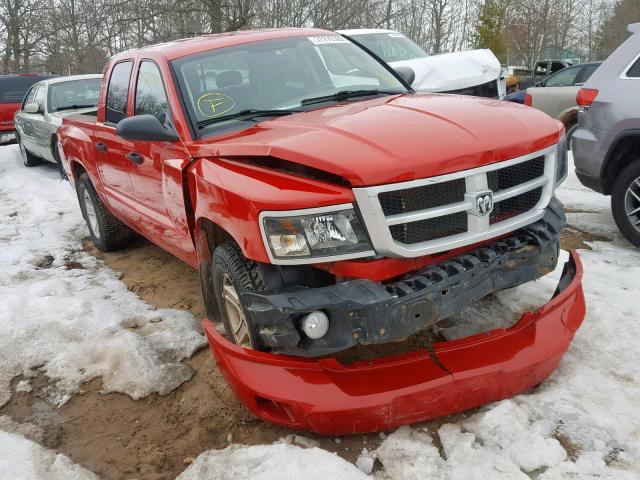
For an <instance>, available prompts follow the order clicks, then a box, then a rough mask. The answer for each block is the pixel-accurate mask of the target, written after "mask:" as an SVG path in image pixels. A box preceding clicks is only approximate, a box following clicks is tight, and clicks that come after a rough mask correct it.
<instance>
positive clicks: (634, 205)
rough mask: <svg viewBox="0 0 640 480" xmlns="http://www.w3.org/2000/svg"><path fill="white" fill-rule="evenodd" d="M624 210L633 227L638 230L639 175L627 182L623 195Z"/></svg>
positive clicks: (639, 223) (639, 213)
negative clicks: (627, 185)
mask: <svg viewBox="0 0 640 480" xmlns="http://www.w3.org/2000/svg"><path fill="white" fill-rule="evenodd" d="M624 210H625V212H626V214H627V219H628V220H629V223H630V224H631V226H632V227H633V228H635V229H636V230H637V231H638V232H640V177H638V178H636V179H635V180H634V181H633V182H631V183H630V184H629V187H628V188H627V192H626V193H625V196H624Z"/></svg>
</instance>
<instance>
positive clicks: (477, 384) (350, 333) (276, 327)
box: [203, 208, 585, 435]
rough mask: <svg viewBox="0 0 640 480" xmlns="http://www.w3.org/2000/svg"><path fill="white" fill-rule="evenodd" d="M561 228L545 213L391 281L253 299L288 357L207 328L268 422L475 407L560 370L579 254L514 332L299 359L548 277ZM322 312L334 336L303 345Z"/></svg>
mask: <svg viewBox="0 0 640 480" xmlns="http://www.w3.org/2000/svg"><path fill="white" fill-rule="evenodd" d="M564 223H565V218H564V214H562V210H561V208H560V209H554V208H548V209H547V212H546V214H545V216H544V217H543V219H541V220H540V221H539V222H536V223H535V224H533V225H530V226H529V227H527V228H525V229H522V230H520V231H518V232H515V233H514V234H513V235H510V236H508V237H506V238H502V239H500V240H498V241H495V242H493V243H491V244H488V245H485V246H482V247H479V248H476V249H474V250H471V251H469V252H467V253H466V254H464V255H461V256H458V257H454V258H451V259H448V260H447V261H445V262H442V263H440V264H438V265H434V266H429V267H428V268H426V269H425V270H422V271H419V272H416V273H414V274H412V275H410V276H408V277H406V278H404V279H402V280H398V281H396V282H393V283H390V284H386V285H383V284H380V283H376V282H372V281H368V280H352V281H349V282H343V283H341V284H337V285H335V286H330V287H319V288H312V289H299V290H295V291H290V292H279V293H271V294H264V295H261V294H251V297H250V298H247V299H246V300H247V303H246V304H247V305H248V306H249V307H248V310H249V312H250V314H251V315H252V319H253V320H254V321H255V322H256V324H257V325H259V326H260V332H261V337H262V339H263V341H264V342H265V344H267V345H269V346H270V347H271V348H272V352H274V351H276V352H280V354H274V353H266V352H258V351H254V350H249V349H245V348H241V347H239V346H236V345H234V344H232V343H231V342H229V341H228V340H226V339H225V338H224V337H223V336H222V335H221V334H220V333H218V331H217V330H216V329H215V327H214V325H213V324H212V323H211V322H209V321H208V320H204V321H203V326H204V329H205V332H206V335H207V338H208V340H209V344H210V346H211V349H212V351H213V354H214V356H215V358H216V360H217V363H218V366H219V367H220V369H221V371H222V372H223V374H224V376H225V377H226V379H227V381H228V382H229V384H230V385H231V387H232V388H233V390H234V391H235V393H236V395H237V396H238V397H239V398H240V399H241V401H242V402H243V403H244V404H245V405H246V406H247V407H248V408H249V409H250V410H251V411H252V412H253V413H254V414H256V415H257V416H259V417H261V418H263V419H265V420H269V421H272V422H275V423H278V424H281V425H284V426H287V427H292V428H300V429H305V430H312V431H315V432H317V433H320V434H332V435H339V434H347V433H364V432H372V431H380V430H386V429H390V428H393V427H397V426H399V425H403V424H408V423H413V422H417V421H422V420H427V419H430V418H435V417H439V416H443V415H447V414H451V413H454V412H458V411H462V410H466V409H469V408H473V407H476V406H479V405H482V404H484V403H488V402H493V401H497V400H500V399H503V398H507V397H510V396H512V395H515V394H517V393H519V392H522V391H524V390H526V389H528V388H531V387H533V386H535V385H537V384H538V383H540V382H542V381H543V380H544V379H545V378H547V377H548V376H549V375H550V374H551V373H552V372H553V370H554V369H555V368H556V366H557V365H558V363H559V361H560V359H561V358H562V356H563V355H564V353H565V351H566V350H567V348H568V346H569V344H570V342H571V340H572V338H573V335H574V333H575V331H576V330H577V329H578V327H579V326H580V324H581V323H582V320H583V318H584V315H585V303H584V296H583V292H582V284H581V279H582V267H581V264H580V260H579V257H578V255H577V253H575V252H571V254H570V258H569V260H568V261H567V262H566V264H565V265H564V270H563V273H562V276H561V278H560V281H559V283H558V287H557V289H556V291H555V293H554V295H553V298H552V299H551V300H550V301H549V302H548V303H547V304H546V305H544V306H543V307H541V308H539V309H538V310H536V311H533V312H527V313H525V314H524V315H523V316H522V317H521V318H520V320H519V321H518V322H517V323H516V324H515V325H513V326H512V327H510V328H500V329H495V330H491V331H487V332H483V333H480V334H476V335H472V336H469V337H465V338H461V339H457V340H452V341H444V342H436V343H433V344H430V345H427V346H426V348H422V349H420V350H417V351H413V352H411V353H408V354H399V355H391V356H386V357H382V358H375V359H373V360H366V361H364V360H361V361H356V362H355V363H351V364H349V365H346V364H343V363H341V362H340V361H339V360H338V359H337V358H335V357H324V358H316V359H314V358H301V357H303V356H307V357H310V356H317V355H328V354H333V353H335V352H339V351H341V350H344V349H346V348H349V347H350V346H353V345H355V344H357V343H361V344H375V343H386V342H390V341H394V340H400V339H403V338H406V337H408V336H409V335H411V334H413V333H415V332H417V331H420V330H424V329H425V328H428V327H429V326H430V325H433V324H435V323H436V322H438V321H439V320H440V319H442V318H446V317H448V316H450V315H452V314H454V313H457V312H458V311H459V310H460V309H461V308H463V307H464V306H466V305H469V304H471V303H472V302H474V301H476V300H477V299H479V298H482V297H483V296H485V295H486V294H488V293H490V292H493V291H496V290H499V289H504V288H509V287H513V286H516V285H520V284H522V283H525V282H528V281H531V280H533V279H536V278H539V277H541V276H543V275H544V274H546V273H548V272H550V271H551V270H553V269H554V268H555V266H556V264H557V261H558V251H559V247H558V245H559V232H560V230H561V229H562V227H563V226H564ZM324 288H326V289H328V290H324V291H323V290H322V289H324ZM315 309H318V310H321V311H324V312H326V313H327V315H328V316H329V317H330V318H331V328H332V329H335V330H334V333H333V334H332V335H331V336H330V337H327V338H326V339H325V340H324V341H323V340H315V341H311V340H310V339H306V340H305V339H304V337H303V334H302V332H301V331H300V329H299V326H298V324H297V323H296V322H298V321H299V319H300V318H301V316H302V315H303V314H304V313H305V312H309V311H311V310H315ZM351 312H354V313H351ZM283 352H285V353H293V354H295V355H296V356H291V355H285V354H282V353H283Z"/></svg>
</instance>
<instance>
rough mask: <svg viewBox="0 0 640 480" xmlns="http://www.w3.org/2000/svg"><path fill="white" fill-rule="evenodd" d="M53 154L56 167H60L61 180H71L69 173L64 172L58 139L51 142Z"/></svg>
mask: <svg viewBox="0 0 640 480" xmlns="http://www.w3.org/2000/svg"><path fill="white" fill-rule="evenodd" d="M51 154H52V156H53V159H54V160H55V161H56V165H57V166H58V173H59V174H60V178H61V179H62V180H69V177H67V172H65V171H64V166H63V165H62V160H61V158H60V144H59V143H58V140H57V139H53V141H52V142H51Z"/></svg>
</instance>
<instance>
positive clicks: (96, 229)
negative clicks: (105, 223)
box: [82, 189, 100, 238]
mask: <svg viewBox="0 0 640 480" xmlns="http://www.w3.org/2000/svg"><path fill="white" fill-rule="evenodd" d="M82 200H83V202H84V211H85V213H86V214H87V224H88V225H89V228H90V229H91V233H92V234H93V236H94V237H96V238H100V226H99V225H98V215H96V209H95V207H94V206H93V201H92V200H91V195H89V191H88V190H86V189H85V190H84V193H83V195H82Z"/></svg>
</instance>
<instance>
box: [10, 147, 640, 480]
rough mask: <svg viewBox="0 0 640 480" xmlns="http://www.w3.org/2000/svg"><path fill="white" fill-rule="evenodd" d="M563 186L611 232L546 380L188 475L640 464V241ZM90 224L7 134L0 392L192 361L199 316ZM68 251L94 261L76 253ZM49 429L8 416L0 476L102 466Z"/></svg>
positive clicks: (214, 460) (68, 474)
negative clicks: (125, 260) (344, 439)
mask: <svg viewBox="0 0 640 480" xmlns="http://www.w3.org/2000/svg"><path fill="white" fill-rule="evenodd" d="M570 171H571V172H573V169H571V170H570ZM558 196H559V197H560V199H561V200H562V201H563V202H564V203H565V205H566V206H567V207H568V209H569V213H568V218H569V222H570V225H571V226H572V227H573V228H574V229H582V230H584V231H587V232H589V233H592V234H597V235H600V236H602V237H603V238H604V239H606V241H605V240H601V241H592V242H588V244H589V246H590V247H591V249H592V250H581V251H580V255H581V258H582V261H583V264H584V270H585V274H584V281H583V287H584V290H585V294H586V298H587V309H588V313H587V317H586V319H585V322H584V324H583V326H582V327H581V329H580V330H579V331H578V333H577V334H576V337H575V339H574V341H573V343H572V345H571V347H570V349H569V351H568V353H567V355H566V356H565V358H564V359H563V361H562V363H561V364H560V366H559V368H558V370H557V371H556V372H555V373H554V374H553V375H552V376H551V377H550V378H549V379H548V380H547V381H546V382H544V383H543V384H542V385H541V386H539V387H537V388H536V389H533V390H531V391H529V392H526V393H523V394H521V395H518V396H516V397H514V398H511V399H507V400H503V401H501V402H497V403H495V404H492V405H487V406H484V407H482V408H480V409H477V410H475V411H473V412H470V413H467V414H462V415H455V416H452V417H449V418H446V419H444V423H442V424H441V422H439V423H437V424H432V425H430V428H427V427H425V426H424V425H414V426H406V427H402V428H399V429H397V430H396V431H394V432H387V434H386V435H382V434H381V435H379V436H375V440H376V441H378V439H379V440H380V444H379V446H378V448H376V449H371V448H369V449H363V450H362V452H361V453H360V454H359V455H358V457H357V459H356V460H355V462H354V463H355V464H354V463H351V462H348V461H346V460H344V459H341V458H340V457H339V456H337V455H335V454H333V453H330V452H328V451H326V450H323V449H321V448H319V447H318V445H319V443H318V442H317V441H316V440H314V439H312V438H307V437H304V436H300V435H293V434H292V435H289V436H288V437H286V438H284V439H283V440H281V441H279V442H276V443H274V444H272V445H256V446H243V445H236V444H232V445H229V446H228V447H227V448H225V449H223V450H209V451H206V452H204V453H202V454H201V455H200V456H199V457H198V458H197V459H196V460H195V461H194V462H193V463H192V464H191V465H190V466H189V467H188V468H187V469H186V470H185V471H184V472H183V473H182V475H180V477H179V478H180V479H182V480H185V479H187V480H188V479H196V478H198V479H200V478H205V479H206V478H216V479H218V478H219V479H229V480H231V479H244V478H252V479H253V478H255V479H265V480H267V479H268V480H271V479H289V478H291V479H298V478H304V479H305V480H313V479H322V480H325V479H327V478H337V479H347V480H350V479H364V478H375V479H377V480H401V479H402V480H414V479H416V480H417V479H424V478H428V479H433V480H439V479H442V480H457V479H460V480H463V479H464V480H466V479H486V478H491V479H520V478H522V479H528V478H537V479H541V480H553V479H568V478H579V479H590V478H594V479H595V478H598V479H637V478H640V433H639V432H640V370H639V369H638V367H637V365H638V353H637V352H638V347H637V344H638V339H640V321H639V320H640V315H638V313H636V312H637V308H636V303H637V302H636V301H635V300H636V299H635V298H634V293H635V292H637V291H638V283H637V282H638V280H637V279H638V278H640V251H638V250H637V249H634V248H633V247H632V246H631V245H630V244H629V243H628V242H627V241H626V240H624V239H623V238H622V236H621V235H620V233H619V232H618V230H617V228H616V226H615V224H614V222H613V219H612V217H611V213H610V210H609V199H608V198H607V197H604V196H601V195H598V194H596V193H594V192H591V191H590V190H587V189H586V188H584V187H582V186H581V185H580V183H579V182H578V181H577V179H576V178H575V176H574V175H573V173H571V174H570V176H569V178H568V180H567V181H566V182H565V184H564V185H563V186H562V188H561V189H560V191H559V193H558ZM86 235H87V231H86V227H85V226H84V223H83V221H82V218H81V217H80V215H79V209H78V207H77V201H76V199H75V197H74V193H73V191H72V190H71V189H70V188H69V187H68V186H67V185H66V184H65V183H63V182H60V181H59V180H57V179H56V173H55V172H54V171H48V170H47V169H45V168H38V169H35V170H29V169H25V168H24V167H22V166H21V165H20V163H19V160H18V158H17V149H16V148H15V147H4V148H2V149H0V271H2V276H0V405H2V404H3V403H5V402H6V401H7V400H8V399H9V398H10V395H11V392H12V390H11V382H12V381H15V385H14V387H13V388H14V389H15V390H20V391H29V390H30V389H31V388H32V385H31V382H30V379H32V378H33V377H34V376H36V375H39V374H45V375H46V376H48V377H49V378H50V380H51V385H50V387H49V389H48V390H47V391H46V392H44V393H46V395H47V398H48V400H49V401H50V402H52V403H54V404H62V403H64V402H65V401H67V400H68V399H69V398H70V397H71V396H72V395H74V394H75V393H76V392H78V391H79V390H80V388H81V385H82V383H83V382H86V381H88V380H90V379H92V378H96V377H100V378H101V380H102V382H103V388H104V391H105V392H106V391H120V392H124V393H127V394H129V395H131V396H132V397H133V398H141V397H143V396H145V395H148V394H149V393H151V392H159V393H167V392H168V391H170V390H171V389H172V388H175V387H176V386H178V385H180V384H181V383H182V382H183V381H185V380H186V379H188V378H189V377H190V375H191V371H190V370H189V368H188V367H187V366H185V365H184V364H182V363H180V361H181V360H182V359H183V358H185V357H188V356H190V355H191V354H192V353H193V351H195V349H197V348H199V347H200V346H202V345H203V344H204V339H203V337H202V335H201V333H200V329H199V326H198V324H197V321H196V320H195V319H194V318H192V317H191V315H189V314H187V313H184V312H179V311H175V310H154V309H153V307H151V306H149V305H147V304H145V303H144V302H142V301H141V300H140V299H139V298H137V297H136V296H135V295H134V294H132V293H130V292H128V290H127V289H126V287H125V286H124V284H123V283H122V282H120V280H119V279H118V275H117V274H116V273H115V272H113V271H111V270H109V269H108V268H106V267H105V266H104V265H103V264H102V263H101V262H99V261H97V260H95V258H93V257H92V256H90V255H88V254H86V253H84V252H83V250H82V248H81V244H80V242H81V239H82V238H83V237H85V236H86ZM47 255H50V256H51V258H50V259H46V257H47ZM565 257H566V255H565ZM43 260H45V261H44V262H43ZM70 261H73V262H79V263H80V264H82V266H83V268H82V269H67V268H66V267H65V265H66V264H67V263H68V262H70ZM49 264H50V265H49ZM38 265H40V266H38ZM559 271H560V269H558V270H556V272H554V273H553V274H550V275H549V276H547V277H545V278H543V279H541V280H539V281H538V282H535V283H532V284H528V285H524V286H522V287H519V288H516V289H512V290H509V291H505V292H500V293H499V294H498V295H496V297H495V298H494V299H492V300H491V301H486V302H480V303H479V304H477V305H475V306H474V307H473V308H470V309H467V310H465V311H464V312H462V313H461V315H460V316H459V319H458V320H459V322H458V323H457V324H456V325H453V326H450V327H449V328H447V329H446V330H445V332H444V333H445V335H447V336H448V337H450V338H456V337H459V336H462V335H468V334H470V333H473V332H474V331H477V330H478V329H479V326H478V324H481V327H482V329H488V328H495V327H499V326H508V325H510V324H511V323H513V322H514V321H516V320H517V319H518V317H519V316H520V313H521V312H522V311H523V310H526V309H532V308H536V307H537V306H539V305H541V304H543V303H545V302H546V301H547V300H548V299H549V297H550V296H551V294H552V292H553V290H554V288H555V284H556V281H557V278H558V275H559ZM16 377H18V378H16ZM436 426H437V428H436ZM433 429H435V430H433ZM40 436H41V432H39V431H38V430H37V429H34V428H33V426H29V425H24V424H23V425H14V424H12V422H11V421H10V419H7V418H6V417H0V451H1V452H2V455H0V478H71V479H73V478H92V477H91V474H90V473H89V472H87V471H85V470H84V469H82V468H81V467H79V466H77V465H74V464H72V463H71V461H70V460H69V459H68V458H66V457H64V456H62V455H56V454H55V452H52V451H48V450H46V449H44V448H42V447H39V446H38V445H37V443H34V442H38V441H40V438H39V437H40ZM231 441H233V438H230V442H231ZM335 443H336V444H340V439H339V438H336V439H335ZM5 452H9V454H8V455H7V454H5ZM56 475H57V477H56Z"/></svg>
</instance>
